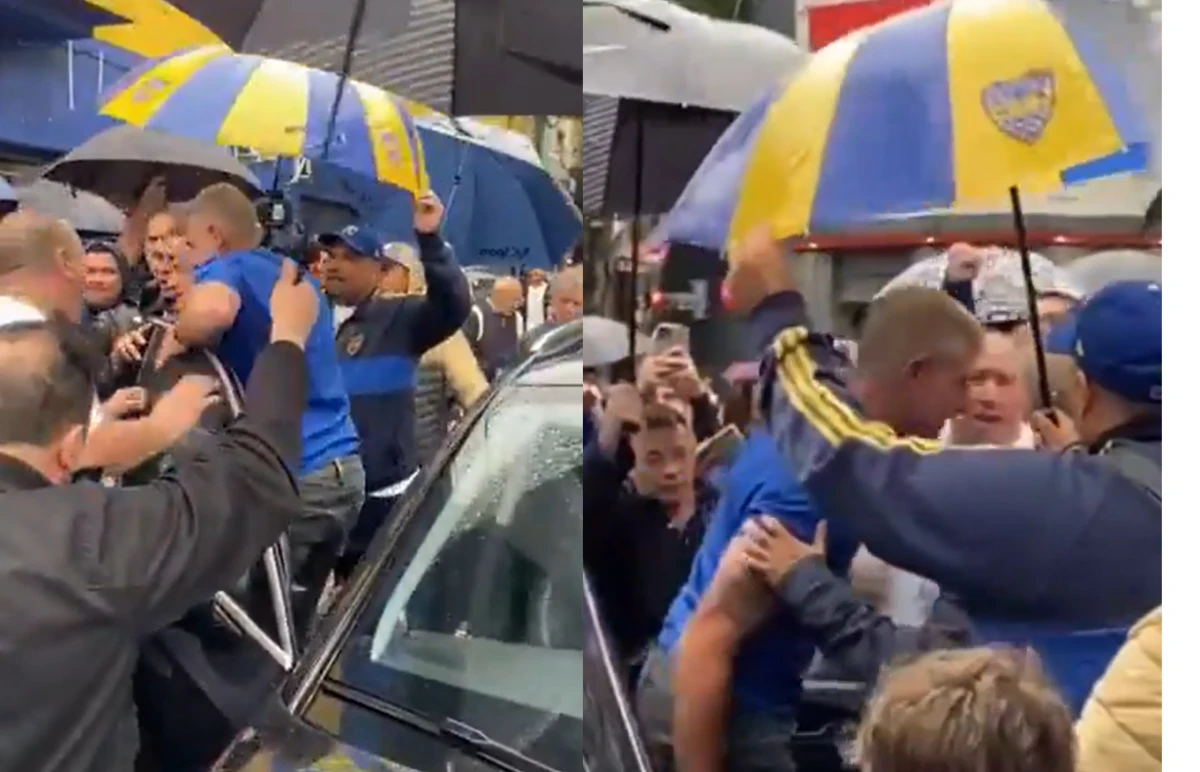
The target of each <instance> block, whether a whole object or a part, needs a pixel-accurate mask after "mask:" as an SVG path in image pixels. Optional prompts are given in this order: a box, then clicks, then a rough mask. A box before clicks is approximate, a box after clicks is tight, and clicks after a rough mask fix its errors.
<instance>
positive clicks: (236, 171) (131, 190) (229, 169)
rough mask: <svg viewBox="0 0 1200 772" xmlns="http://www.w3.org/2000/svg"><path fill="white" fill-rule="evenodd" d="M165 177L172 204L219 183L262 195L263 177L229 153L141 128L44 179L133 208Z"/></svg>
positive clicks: (113, 135) (86, 150)
mask: <svg viewBox="0 0 1200 772" xmlns="http://www.w3.org/2000/svg"><path fill="white" fill-rule="evenodd" d="M160 174H161V175H163V176H165V177H166V180H167V199H168V200H170V201H186V200H188V199H190V198H193V197H195V195H196V194H197V193H199V192H200V191H201V190H202V189H203V188H205V187H207V186H208V185H212V184H214V183H217V182H230V183H233V184H234V185H237V186H238V187H239V188H241V189H242V190H243V191H244V192H245V193H246V194H247V195H250V196H251V197H254V196H258V195H259V194H260V193H261V188H260V187H259V182H258V178H257V177H255V176H254V173H253V172H251V171H250V170H249V169H247V168H246V167H245V166H244V165H242V164H241V163H240V162H239V161H238V160H237V159H236V158H234V157H233V154H232V153H231V152H230V151H229V150H228V149H227V148H222V147H217V146H216V145H209V144H207V143H204V142H199V141H197V140H194V139H186V138H184V137H174V136H170V135H167V134H162V133H160V132H156V131H147V130H144V129H139V128H137V127H135V126H117V127H115V128H112V129H109V130H107V131H103V132H101V133H99V134H97V135H96V136H94V137H92V138H91V139H89V140H88V141H87V142H84V143H83V144H82V145H80V146H79V147H77V148H75V149H74V150H72V151H71V152H70V153H67V154H66V155H65V156H63V157H62V158H60V159H58V160H57V161H55V162H54V163H53V164H51V165H50V166H49V167H47V168H46V169H45V170H44V171H43V173H42V176H43V177H44V178H45V179H48V180H53V181H55V182H61V183H63V184H65V185H70V186H71V187H73V188H77V189H79V190H86V191H89V192H91V193H95V194H96V195H98V196H100V197H101V198H104V199H106V200H108V201H111V202H112V203H114V204H116V205H118V206H128V205H130V204H132V203H133V202H135V201H137V199H138V197H139V196H140V195H141V193H142V191H143V190H144V189H145V187H146V184H147V183H149V182H150V180H152V179H153V178H154V177H156V176H158V175H160Z"/></svg>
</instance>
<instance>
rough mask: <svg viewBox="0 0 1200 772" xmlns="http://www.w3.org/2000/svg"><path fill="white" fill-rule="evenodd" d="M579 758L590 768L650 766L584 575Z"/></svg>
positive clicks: (642, 771) (640, 770) (620, 771)
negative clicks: (581, 716) (581, 706)
mask: <svg viewBox="0 0 1200 772" xmlns="http://www.w3.org/2000/svg"><path fill="white" fill-rule="evenodd" d="M584 599H585V604H584V610H583V611H584V639H583V763H584V768H585V769H586V770H588V772H653V770H652V768H651V766H650V760H649V757H648V756H647V755H646V749H645V747H644V746H643V745H642V738H641V735H640V734H639V733H638V728H637V722H636V721H635V720H634V716H633V710H632V709H631V707H630V705H629V701H628V700H627V699H626V697H625V690H624V687H623V684H622V681H621V678H620V677H619V676H618V675H617V673H618V670H617V667H616V665H615V664H614V660H613V650H612V645H611V638H610V637H609V634H608V630H607V629H606V628H605V626H604V620H603V618H602V617H601V615H600V609H599V606H598V605H597V604H596V598H595V596H594V595H593V594H592V588H591V584H590V583H589V582H588V581H587V577H586V576H585V577H584Z"/></svg>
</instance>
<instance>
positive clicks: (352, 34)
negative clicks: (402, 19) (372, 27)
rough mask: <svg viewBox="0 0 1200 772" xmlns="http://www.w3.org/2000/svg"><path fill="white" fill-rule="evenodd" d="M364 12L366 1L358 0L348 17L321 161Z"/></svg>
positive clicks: (329, 142) (326, 153) (325, 154)
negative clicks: (340, 65)
mask: <svg viewBox="0 0 1200 772" xmlns="http://www.w3.org/2000/svg"><path fill="white" fill-rule="evenodd" d="M366 11H367V0H358V2H357V3H356V4H355V5H354V15H353V16H351V17H350V30H349V31H348V32H347V33H346V49H345V51H343V52H342V71H341V74H340V76H339V77H338V84H337V91H336V92H334V95H333V105H332V106H331V107H330V108H329V124H328V126H327V127H326V129H325V144H324V146H323V147H322V148H321V160H322V161H328V160H329V148H330V146H331V145H332V144H333V130H334V128H335V127H336V126H337V116H338V110H339V109H341V106H342V96H343V95H344V94H345V93H346V80H347V79H348V78H349V77H350V67H351V66H353V64H354V49H355V48H356V47H357V46H358V36H359V33H361V32H362V25H363V18H364V17H365V16H366V15H367V14H366Z"/></svg>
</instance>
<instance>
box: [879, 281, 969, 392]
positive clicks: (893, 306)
mask: <svg viewBox="0 0 1200 772" xmlns="http://www.w3.org/2000/svg"><path fill="white" fill-rule="evenodd" d="M982 343H983V327H982V326H981V325H980V324H979V321H978V320H976V319H975V317H974V316H972V315H971V314H970V313H968V312H967V310H966V309H965V308H963V307H962V304H960V303H959V302H958V301H957V300H955V299H954V298H952V297H950V296H949V295H947V294H946V293H945V292H943V291H941V290H938V289H930V288H928V287H898V288H896V289H894V290H892V291H891V292H888V293H887V294H886V295H884V296H883V297H881V298H879V299H878V300H876V301H875V302H874V303H872V304H871V308H870V310H869V311H868V312H867V319H866V322H865V323H864V324H863V330H862V335H861V337H860V338H859V341H858V360H857V364H858V367H859V369H860V370H863V371H865V372H867V373H871V374H875V375H879V374H892V373H895V372H898V371H899V370H900V368H903V367H905V366H906V365H908V364H909V363H910V362H912V361H914V360H916V359H918V358H922V357H926V356H931V355H934V354H937V353H941V352H946V353H954V354H957V353H959V352H962V353H963V354H965V355H973V354H974V353H975V352H977V351H978V350H979V347H980V346H981V345H982Z"/></svg>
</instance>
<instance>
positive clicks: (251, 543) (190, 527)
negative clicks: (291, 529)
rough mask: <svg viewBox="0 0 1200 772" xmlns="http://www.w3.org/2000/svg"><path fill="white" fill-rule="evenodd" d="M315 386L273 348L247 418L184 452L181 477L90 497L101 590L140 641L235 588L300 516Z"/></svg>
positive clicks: (288, 349) (297, 355) (292, 351)
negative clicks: (306, 427)
mask: <svg viewBox="0 0 1200 772" xmlns="http://www.w3.org/2000/svg"><path fill="white" fill-rule="evenodd" d="M307 383H308V378H307V372H306V365H305V361H304V353H303V351H301V350H300V349H299V348H297V347H296V346H294V345H292V344H290V343H275V344H272V345H270V346H268V347H267V348H266V349H265V350H264V351H263V353H262V354H261V355H260V356H259V358H258V362H257V363H256V366H255V368H254V372H253V374H252V375H251V378H250V383H249V387H248V389H247V393H246V413H245V415H244V416H243V417H242V418H240V419H239V420H237V421H236V422H234V423H233V425H231V426H230V427H229V428H228V429H226V430H224V431H222V432H220V433H218V434H215V435H209V436H205V437H202V438H201V439H199V440H197V441H196V442H193V443H189V446H187V447H180V448H178V449H176V450H175V451H174V455H175V458H176V469H175V471H174V472H173V473H172V474H171V475H169V476H166V477H164V478H162V479H160V480H157V481H155V482H154V483H152V484H150V485H146V486H141V487H134V488H111V489H106V488H101V487H99V486H95V487H94V488H93V489H92V494H91V495H94V496H95V497H96V499H97V501H95V506H94V508H89V509H93V511H94V514H93V515H92V516H90V517H89V519H88V520H86V521H85V522H84V524H83V534H81V536H83V538H84V542H83V543H84V544H86V545H87V547H86V548H85V551H86V552H87V553H89V554H88V555H87V556H85V557H90V558H91V562H92V571H91V572H90V573H91V575H92V576H93V581H95V582H97V583H99V584H100V585H101V586H100V587H95V588H94V589H97V590H99V591H100V592H101V593H103V594H105V595H108V596H110V597H111V598H112V599H113V600H114V602H115V603H114V605H115V607H116V608H117V610H118V613H120V614H122V615H124V616H126V617H127V618H128V620H129V623H130V625H131V627H133V628H134V629H135V630H137V631H138V632H139V633H149V632H153V631H155V630H157V629H159V628H161V627H163V626H165V625H167V624H169V623H171V622H173V621H174V620H176V619H178V618H179V617H180V616H181V615H182V614H183V613H184V612H185V611H186V610H187V609H188V608H190V607H192V606H194V605H196V604H197V603H201V602H203V601H205V600H207V599H208V598H210V597H211V596H212V595H213V594H214V593H215V592H217V591H218V590H221V589H223V588H227V587H229V586H230V585H232V584H234V583H235V582H236V581H237V580H238V578H240V577H241V576H242V575H243V574H244V573H245V572H246V571H247V570H249V568H250V566H251V565H253V563H254V561H255V560H257V559H258V557H259V556H261V555H262V553H263V552H264V551H265V550H266V548H267V547H268V546H270V544H271V543H272V542H274V541H275V540H276V539H278V538H279V536H280V534H282V533H283V531H284V530H285V529H286V528H287V526H288V524H289V523H290V522H291V521H292V520H293V519H295V518H297V517H299V516H300V515H301V514H302V506H301V502H300V497H299V495H298V493H297V491H296V485H295V482H294V481H293V479H292V477H291V474H290V472H289V471H288V469H289V466H291V467H295V466H298V465H299V461H300V455H301V453H300V451H301V441H300V418H301V416H302V415H303V413H304V407H305V403H306V400H307V394H306V390H307Z"/></svg>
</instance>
